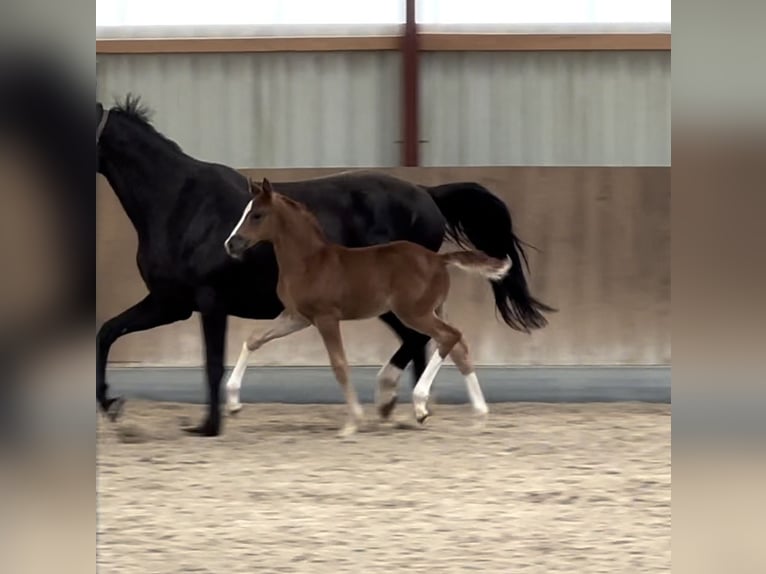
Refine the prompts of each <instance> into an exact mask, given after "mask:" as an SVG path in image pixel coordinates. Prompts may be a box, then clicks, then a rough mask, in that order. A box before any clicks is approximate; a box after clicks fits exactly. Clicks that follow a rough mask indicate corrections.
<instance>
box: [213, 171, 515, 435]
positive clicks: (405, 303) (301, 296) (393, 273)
mask: <svg viewBox="0 0 766 574" xmlns="http://www.w3.org/2000/svg"><path fill="white" fill-rule="evenodd" d="M250 189H251V193H252V196H253V199H252V200H251V201H250V203H248V205H247V207H246V208H245V211H244V213H243V216H242V218H241V219H240V220H239V222H237V226H236V227H235V228H234V229H233V230H232V233H231V235H230V236H229V238H228V239H227V240H226V243H225V244H224V247H225V248H226V252H227V253H228V254H229V255H231V256H232V257H234V258H235V259H239V258H240V257H242V255H243V254H244V253H245V252H246V251H247V250H248V249H249V248H251V247H253V246H254V245H258V244H259V243H261V242H268V243H270V244H271V245H273V247H274V254H275V256H276V259H277V264H278V267H279V280H278V281H277V296H278V297H279V300H280V301H281V302H282V305H283V307H284V311H282V313H281V314H280V315H279V317H277V319H276V321H275V322H274V325H273V326H272V327H271V328H270V329H269V330H268V331H266V333H264V334H262V335H260V336H256V335H255V333H253V334H252V335H251V336H250V337H248V340H247V341H246V342H245V343H244V345H243V347H242V353H241V354H240V357H239V360H238V361H237V367H235V369H234V372H236V371H237V370H238V368H241V366H242V365H244V364H245V363H246V362H247V357H248V355H249V354H250V353H251V352H253V351H255V350H257V349H259V348H260V347H262V346H263V345H264V344H265V343H267V342H269V341H273V340H276V339H280V338H282V337H287V336H289V335H291V334H293V333H297V332H298V331H301V330H303V329H305V328H307V327H309V326H313V327H315V328H316V329H317V330H318V331H319V334H320V335H321V337H322V341H323V342H324V345H325V348H326V350H327V354H328V356H329V359H330V364H331V365H332V369H333V372H334V373H335V378H336V379H337V380H338V383H339V384H340V386H341V389H342V391H343V395H344V397H345V399H346V406H347V407H348V419H347V421H346V424H345V425H344V426H343V428H342V429H341V431H340V433H339V435H340V436H341V437H345V436H349V435H352V434H354V433H355V432H356V431H357V426H358V424H359V423H360V422H361V420H362V418H363V414H364V413H363V410H362V406H361V405H360V404H359V400H358V398H357V394H356V390H355V389H354V385H353V384H352V383H351V381H350V380H349V375H348V361H347V359H346V352H345V350H344V345H343V340H342V337H341V332H340V322H341V321H358V320H360V319H371V318H373V317H377V316H379V315H382V314H383V313H394V314H395V315H396V317H397V318H398V319H399V320H400V321H401V322H402V323H404V324H405V325H407V326H408V327H410V328H411V329H415V330H416V331H417V332H418V333H423V334H426V335H428V336H430V337H431V338H432V339H433V340H434V341H435V342H436V344H437V350H436V352H435V353H434V354H433V356H432V357H431V360H430V361H429V363H428V366H427V367H426V369H425V371H424V372H423V374H422V376H421V377H420V379H419V380H418V382H417V384H416V385H415V389H414V390H413V392H412V401H413V405H414V407H415V418H416V419H417V421H418V422H420V423H422V422H423V421H425V419H426V417H428V415H429V412H428V408H427V402H428V394H429V391H430V388H431V384H432V383H433V380H434V378H435V377H436V373H437V371H438V370H439V367H440V366H441V364H442V362H443V361H444V359H446V358H447V356H448V355H449V356H450V357H451V358H452V360H453V361H455V365H457V367H458V369H459V370H460V373H461V374H462V375H463V377H464V378H465V384H466V388H467V390H468V395H469V397H470V398H471V405H472V407H473V409H474V411H475V412H477V413H479V414H480V415H486V414H487V413H488V412H489V409H488V408H487V403H486V401H485V400H484V394H483V393H482V392H481V387H480V386H479V379H478V378H477V376H476V370H475V369H474V366H473V362H472V361H471V358H470V357H469V355H468V344H467V343H466V341H465V339H464V337H463V334H462V333H461V332H460V331H459V330H458V329H456V328H455V327H454V326H453V325H450V324H449V323H448V322H447V321H446V320H445V318H444V303H445V302H446V300H447V296H448V295H449V288H450V276H449V271H448V267H450V266H456V267H459V268H462V269H464V270H466V271H468V272H472V273H477V274H479V275H481V276H482V277H485V278H486V279H489V280H491V281H502V279H503V277H505V276H506V274H507V273H508V271H509V270H510V268H511V266H512V263H511V258H510V257H508V256H506V258H505V259H495V258H493V257H489V256H488V255H486V254H484V253H481V252H480V251H475V250H470V251H469V250H466V251H453V252H450V253H434V252H433V251H431V250H430V249H427V248H425V247H423V246H422V245H418V244H417V243H412V242H411V241H394V242H391V243H382V244H378V245H370V246H367V247H344V246H342V245H338V244H336V243H330V242H329V241H328V240H327V237H326V236H325V234H324V232H323V231H322V227H321V226H320V225H319V222H318V221H317V219H316V217H314V215H313V214H312V213H311V212H310V211H309V210H308V209H307V208H306V206H304V205H303V204H301V203H299V202H297V201H294V200H292V199H290V198H288V197H286V196H284V195H282V194H281V193H277V192H275V191H273V189H272V187H271V182H270V181H269V180H268V179H266V178H264V179H263V183H262V184H261V185H258V184H256V183H255V182H252V181H251V182H250ZM233 376H234V375H233V374H232V378H233ZM232 378H230V379H229V382H228V383H227V385H226V387H227V389H226V390H227V402H229V403H231V399H232V394H231V392H230V391H231V388H232V387H230V386H229V383H231V381H232ZM386 390H389V391H395V389H386ZM236 399H237V401H238V400H239V396H236ZM230 407H231V404H230ZM392 407H393V402H392V397H390V396H387V395H386V394H382V395H381V396H380V399H379V401H378V411H379V413H380V414H381V416H382V417H383V418H387V417H388V416H389V415H390V413H391V408H392Z"/></svg>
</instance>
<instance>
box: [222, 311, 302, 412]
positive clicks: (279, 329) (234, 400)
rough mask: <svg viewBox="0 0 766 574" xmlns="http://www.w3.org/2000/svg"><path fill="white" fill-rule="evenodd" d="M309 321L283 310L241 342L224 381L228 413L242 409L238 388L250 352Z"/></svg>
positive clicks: (300, 327) (294, 330) (295, 330)
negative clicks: (263, 328) (258, 332)
mask: <svg viewBox="0 0 766 574" xmlns="http://www.w3.org/2000/svg"><path fill="white" fill-rule="evenodd" d="M309 325H310V323H309V322H308V321H306V320H305V319H303V318H301V317H293V316H291V315H288V314H287V313H286V312H285V311H283V312H282V313H281V314H280V315H279V316H278V317H277V318H276V319H275V320H274V324H273V325H272V326H271V328H270V329H269V330H268V331H266V332H265V333H263V334H262V335H260V336H256V334H255V333H252V334H251V335H250V336H249V337H248V338H247V340H246V341H245V342H244V343H242V351H241V352H240V353H239V358H238V359H237V364H236V366H235V367H234V370H233V371H232V372H231V375H229V380H227V381H226V405H227V407H228V410H229V413H230V414H234V413H237V412H239V411H240V409H242V403H240V402H239V390H240V388H241V387H242V378H243V377H244V376H245V369H247V358H248V357H249V356H250V353H252V352H253V351H255V350H257V349H260V348H261V347H262V346H263V345H265V344H266V343H268V342H269V341H273V340H274V339H279V338H281V337H286V336H287V335H290V334H292V333H295V332H297V331H300V330H301V329H305V328H306V327H308V326H309Z"/></svg>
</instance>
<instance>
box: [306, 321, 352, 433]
mask: <svg viewBox="0 0 766 574" xmlns="http://www.w3.org/2000/svg"><path fill="white" fill-rule="evenodd" d="M314 324H315V325H316V327H317V329H318V330H319V334H320V335H322V340H323V341H324V345H325V348H326V349H327V354H328V355H329V356H330V363H331V364H332V370H333V371H334V372H335V378H336V379H338V383H339V384H340V387H341V389H342V390H343V395H344V396H345V398H346V405H347V406H348V420H347V421H346V424H345V425H344V426H343V428H342V429H341V430H340V432H339V433H338V436H341V437H345V436H350V435H352V434H354V433H355V432H356V431H357V428H358V424H359V422H360V421H361V420H362V416H363V415H364V413H363V411H362V405H360V404H359V399H358V398H357V396H356V390H355V389H354V386H353V385H352V384H350V383H349V380H348V361H347V360H346V352H345V351H344V350H343V341H342V339H341V335H340V323H339V322H338V320H337V319H335V318H334V317H326V318H325V317H323V318H321V319H317V320H315V321H314Z"/></svg>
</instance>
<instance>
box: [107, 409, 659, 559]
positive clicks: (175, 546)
mask: <svg viewBox="0 0 766 574" xmlns="http://www.w3.org/2000/svg"><path fill="white" fill-rule="evenodd" d="M408 407H409V405H400V406H399V407H398V409H397V413H396V416H397V417H399V418H400V419H401V420H403V421H404V422H403V423H399V424H395V425H391V424H388V425H381V424H378V423H377V422H374V417H373V409H372V406H371V405H365V409H366V416H367V418H368V422H367V424H366V426H365V427H364V428H363V429H362V431H361V432H360V433H359V434H358V435H356V436H355V437H354V438H352V439H345V440H341V439H338V438H335V432H336V431H337V429H338V428H339V427H340V425H341V423H342V420H343V407H342V406H341V405H329V406H303V405H301V406H298V405H263V404H259V405H245V408H244V410H243V411H242V412H241V413H240V414H239V415H238V416H237V417H236V418H234V419H226V421H225V423H226V426H225V429H224V436H222V437H219V438H215V439H199V438H193V437H188V436H185V435H184V434H183V433H182V432H181V431H180V429H179V423H182V422H192V421H193V422H196V421H197V419H198V417H200V415H201V413H202V407H201V406H199V405H177V404H168V403H149V402H139V401H132V402H131V401H129V402H128V403H127V405H126V411H125V417H124V418H123V420H122V422H121V423H118V424H116V425H110V424H108V423H106V422H105V421H103V420H102V419H101V418H100V417H99V423H98V447H99V452H98V483H97V484H98V496H99V498H98V508H99V525H98V572H99V573H100V574H134V573H135V574H154V573H163V574H164V573H191V572H195V573H211V574H234V573H240V572H241V573H248V574H253V573H259V574H260V573H271V572H298V573H307V574H323V573H328V574H329V573H336V572H353V573H355V574H357V573H358V574H367V573H376V572H385V573H389V574H391V573H397V572H408V573H410V572H428V573H429V574H442V573H452V572H492V573H503V574H506V573H508V574H510V573H513V574H522V573H530V572H534V573H540V574H550V573H554V572H566V573H568V574H586V573H595V572H605V573H607V572H608V573H610V574H617V573H630V574H639V573H644V572H657V573H659V572H663V573H665V572H670V476H671V473H670V421H671V417H670V410H671V409H670V405H655V404H588V405H574V404H563V405H554V404H529V403H527V404H502V405H498V404H495V405H491V408H492V413H491V414H490V417H489V420H488V422H487V423H486V425H485V426H484V428H483V429H482V428H476V427H472V426H471V424H470V421H471V420H472V419H471V416H470V414H469V411H468V410H467V407H463V406H439V405H436V406H434V407H433V409H432V410H433V412H434V416H433V417H432V418H431V419H429V420H428V421H427V423H426V425H425V428H422V429H420V428H414V425H410V424H409V423H408V422H407V421H408V418H407V417H408V416H409V413H410V409H409V408H408Z"/></svg>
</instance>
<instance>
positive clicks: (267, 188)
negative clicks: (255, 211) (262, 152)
mask: <svg viewBox="0 0 766 574" xmlns="http://www.w3.org/2000/svg"><path fill="white" fill-rule="evenodd" d="M261 189H262V190H263V196H264V198H267V199H271V194H272V193H274V190H273V189H272V188H271V182H270V181H269V180H268V179H266V178H265V177H264V178H263V181H262V182H261Z"/></svg>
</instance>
